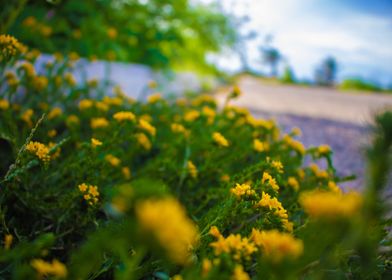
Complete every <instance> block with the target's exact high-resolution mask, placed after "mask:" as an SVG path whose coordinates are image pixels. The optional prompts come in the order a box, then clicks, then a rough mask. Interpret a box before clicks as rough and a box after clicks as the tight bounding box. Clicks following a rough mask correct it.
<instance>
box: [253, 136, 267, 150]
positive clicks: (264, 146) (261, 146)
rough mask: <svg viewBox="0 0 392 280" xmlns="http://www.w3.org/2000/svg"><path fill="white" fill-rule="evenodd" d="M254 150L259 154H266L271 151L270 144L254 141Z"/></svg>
mask: <svg viewBox="0 0 392 280" xmlns="http://www.w3.org/2000/svg"><path fill="white" fill-rule="evenodd" d="M253 149H254V150H255V151H256V152H259V153H261V152H265V151H268V150H269V144H268V143H267V142H261V141H260V140H259V139H254V140H253Z"/></svg>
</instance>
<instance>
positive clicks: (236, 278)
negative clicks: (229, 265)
mask: <svg viewBox="0 0 392 280" xmlns="http://www.w3.org/2000/svg"><path fill="white" fill-rule="evenodd" d="M231 279H232V280H250V277H249V274H248V273H246V272H245V271H244V267H243V266H242V265H240V264H237V265H236V266H235V267H234V271H233V276H232V277H231Z"/></svg>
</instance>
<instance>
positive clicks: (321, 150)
mask: <svg viewBox="0 0 392 280" xmlns="http://www.w3.org/2000/svg"><path fill="white" fill-rule="evenodd" d="M317 152H318V154H319V155H326V154H328V153H329V152H331V147H329V146H328V145H320V146H319V147H318V148H317Z"/></svg>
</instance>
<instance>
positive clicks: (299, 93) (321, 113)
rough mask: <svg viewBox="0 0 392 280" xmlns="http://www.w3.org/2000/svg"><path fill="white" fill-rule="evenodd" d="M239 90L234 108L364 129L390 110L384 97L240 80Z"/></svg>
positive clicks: (391, 104) (391, 99) (389, 98)
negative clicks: (307, 118) (320, 120)
mask: <svg viewBox="0 0 392 280" xmlns="http://www.w3.org/2000/svg"><path fill="white" fill-rule="evenodd" d="M239 86H240V88H241V90H242V91H243V95H242V96H241V97H240V98H239V99H238V100H236V101H235V102H234V104H236V105H239V106H244V107H247V108H249V109H252V110H257V111H260V110H261V111H267V112H273V113H283V114H293V115H298V116H306V117H316V118H323V119H328V120H334V121H340V122H346V123H351V124H356V125H366V124H367V123H368V122H370V121H371V120H372V116H373V115H374V114H375V113H377V112H378V111H379V110H382V109H383V108H386V107H391V108H392V96H388V95H381V94H367V93H342V92H339V91H337V90H334V89H328V88H318V87H303V86H289V85H288V86H286V85H274V84H271V83H266V82H263V81H261V80H260V79H256V78H251V77H244V78H242V79H241V80H240V82H239Z"/></svg>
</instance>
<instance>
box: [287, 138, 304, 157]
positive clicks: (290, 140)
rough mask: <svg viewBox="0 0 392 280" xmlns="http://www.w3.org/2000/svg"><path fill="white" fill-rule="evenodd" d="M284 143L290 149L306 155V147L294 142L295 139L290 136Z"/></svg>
mask: <svg viewBox="0 0 392 280" xmlns="http://www.w3.org/2000/svg"><path fill="white" fill-rule="evenodd" d="M283 141H284V142H286V144H287V145H288V146H289V147H290V148H292V149H293V150H295V151H297V152H298V153H299V154H301V155H304V154H305V151H306V150H305V147H304V145H303V144H302V143H301V142H299V141H297V140H294V139H293V138H291V137H290V136H288V135H285V136H284V138H283Z"/></svg>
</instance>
